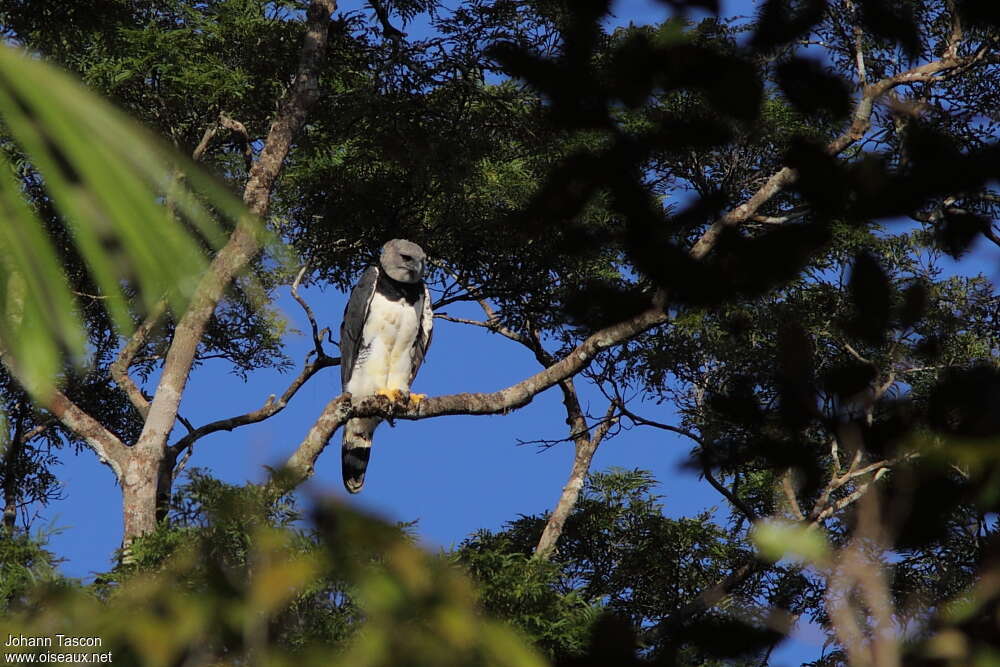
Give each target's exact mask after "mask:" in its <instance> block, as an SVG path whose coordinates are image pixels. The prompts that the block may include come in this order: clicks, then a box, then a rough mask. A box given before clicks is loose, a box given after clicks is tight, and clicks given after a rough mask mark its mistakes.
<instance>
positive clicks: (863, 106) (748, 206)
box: [691, 47, 987, 259]
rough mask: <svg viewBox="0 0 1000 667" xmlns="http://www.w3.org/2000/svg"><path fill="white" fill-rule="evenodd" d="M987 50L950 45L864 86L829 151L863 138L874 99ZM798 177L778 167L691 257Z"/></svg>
mask: <svg viewBox="0 0 1000 667" xmlns="http://www.w3.org/2000/svg"><path fill="white" fill-rule="evenodd" d="M986 53H987V49H986V47H983V48H981V49H980V50H979V51H977V52H976V53H975V54H973V55H971V56H966V57H959V56H958V55H957V47H956V48H955V49H951V48H949V50H948V52H947V53H946V54H945V57H943V58H941V59H940V60H935V61H933V62H929V63H926V64H924V65H920V66H918V67H914V68H912V69H909V70H907V71H905V72H902V73H900V74H897V75H895V76H890V77H886V78H884V79H881V80H880V81H878V82H876V83H874V84H870V85H866V86H864V87H863V89H862V94H861V98H860V99H859V100H858V102H857V105H856V106H855V108H854V114H853V116H852V118H851V125H850V126H849V127H848V128H847V130H846V131H844V132H843V133H842V134H841V135H840V136H838V137H837V138H836V139H834V140H833V141H831V142H830V143H829V144H827V147H826V153H827V154H828V155H831V156H835V155H839V154H840V153H842V152H843V151H844V150H845V149H846V148H847V147H848V146H850V145H851V144H853V143H854V142H856V141H858V140H860V139H861V138H863V137H864V136H865V132H867V131H868V128H869V125H870V122H871V115H872V112H873V110H874V108H875V102H876V101H877V100H878V99H879V98H881V97H882V96H883V95H885V94H886V93H887V92H889V91H890V90H892V89H894V88H896V87H898V86H901V85H906V84H912V83H920V82H925V81H931V80H936V79H939V78H943V77H945V76H947V75H948V74H947V73H948V72H949V71H955V70H957V69H959V68H967V67H970V66H972V65H974V64H976V63H978V62H981V61H982V60H983V59H984V57H985V55H986ZM797 178H798V172H797V171H796V170H795V169H792V168H791V167H782V168H781V169H779V170H778V171H777V172H775V173H774V174H773V175H772V176H771V177H770V178H768V179H767V181H766V182H765V183H764V185H762V186H761V187H760V189H758V190H757V192H755V193H754V194H753V195H752V196H751V197H750V199H748V200H747V201H746V202H744V203H743V204H740V205H739V206H737V207H736V208H734V209H732V210H730V211H729V212H727V213H726V214H725V215H723V216H722V217H721V218H719V219H718V220H716V221H715V222H714V223H712V225H711V227H709V228H708V229H707V230H706V231H705V233H704V234H702V236H701V238H699V239H698V241H697V242H696V243H695V244H694V245H693V246H692V248H691V256H692V257H694V258H695V259H701V258H702V257H704V256H705V255H707V254H708V252H709V250H711V248H712V247H713V246H714V245H715V243H716V241H717V240H718V237H719V235H720V234H722V230H723V229H725V228H726V227H732V226H735V225H738V224H741V223H743V222H746V221H747V220H748V219H749V218H750V217H751V216H753V215H754V214H756V213H757V211H758V210H759V209H760V207H761V206H763V205H764V204H766V203H767V202H768V201H770V200H771V198H773V197H774V196H775V195H776V194H778V193H779V192H781V191H782V190H784V189H785V188H786V187H788V186H789V185H791V184H792V183H794V182H795V180H796V179H797Z"/></svg>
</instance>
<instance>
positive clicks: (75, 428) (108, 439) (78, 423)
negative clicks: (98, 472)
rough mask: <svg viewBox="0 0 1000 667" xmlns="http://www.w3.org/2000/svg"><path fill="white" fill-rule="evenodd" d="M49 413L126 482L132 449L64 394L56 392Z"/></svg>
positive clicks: (47, 406)
mask: <svg viewBox="0 0 1000 667" xmlns="http://www.w3.org/2000/svg"><path fill="white" fill-rule="evenodd" d="M45 407H46V409H47V410H48V411H49V412H51V413H52V414H53V415H54V416H55V417H56V419H58V420H59V421H60V422H62V424H63V425H64V426H65V427H66V428H68V429H69V430H70V431H72V432H73V433H75V434H76V435H78V436H80V437H81V438H83V440H84V442H86V443H87V446H88V447H90V448H91V449H92V450H94V453H95V454H97V458H98V460H100V462H101V463H103V464H105V465H106V466H108V467H109V468H111V470H113V471H114V473H115V476H116V477H117V478H118V480H119V482H121V481H123V480H124V476H125V472H126V471H125V463H126V461H127V460H128V455H129V448H128V447H126V446H125V444H124V443H122V441H121V440H119V439H118V436H116V435H115V434H114V433H112V432H111V431H109V430H108V429H106V428H104V426H103V425H102V424H101V422H99V421H97V420H96V419H94V418H93V417H91V416H90V415H89V414H87V413H86V412H84V411H83V410H81V409H80V407H79V406H78V405H76V403H74V402H73V401H71V400H69V398H67V397H66V395H65V394H63V393H62V392H61V391H58V390H53V391H52V394H51V395H50V396H49V398H48V400H47V401H46V402H45Z"/></svg>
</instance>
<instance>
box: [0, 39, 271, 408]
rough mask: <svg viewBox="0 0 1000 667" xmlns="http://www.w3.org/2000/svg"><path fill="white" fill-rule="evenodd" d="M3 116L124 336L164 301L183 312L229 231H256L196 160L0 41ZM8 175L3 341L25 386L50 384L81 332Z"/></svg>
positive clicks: (1, 256)
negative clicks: (238, 226) (246, 227)
mask: <svg viewBox="0 0 1000 667" xmlns="http://www.w3.org/2000/svg"><path fill="white" fill-rule="evenodd" d="M0 119H2V121H3V124H4V126H5V129H6V132H7V133H8V135H9V137H10V138H11V139H12V140H13V141H14V143H16V144H17V146H18V147H19V148H20V149H21V150H22V151H23V152H24V153H25V154H26V155H27V157H28V160H29V162H30V164H31V165H32V167H33V168H35V169H37V171H38V173H39V174H40V176H41V178H42V181H43V183H44V186H45V189H46V194H47V195H48V196H49V197H51V199H52V202H53V203H54V205H55V208H56V210H57V211H58V213H59V216H60V218H61V220H62V222H63V223H64V224H66V225H67V227H68V228H69V229H70V231H71V233H72V238H73V240H74V242H75V244H76V246H77V250H78V251H79V253H80V255H81V256H82V257H83V258H84V260H85V261H86V264H87V268H88V271H89V272H90V275H91V277H92V278H93V280H94V283H95V284H96V285H97V287H98V289H99V291H100V292H101V296H102V297H103V298H102V299H101V302H102V303H103V305H104V306H105V308H106V309H107V311H108V313H109V314H110V316H111V317H112V319H113V320H114V322H115V324H116V325H117V326H118V328H119V330H120V333H122V334H125V335H127V334H128V333H130V331H131V329H132V327H133V323H134V321H135V320H136V318H138V317H141V316H142V314H143V312H145V311H147V310H149V309H151V308H152V307H153V306H154V304H156V302H158V301H159V300H160V299H161V298H166V299H167V301H168V303H169V304H170V306H171V308H172V309H173V311H174V312H175V313H181V312H183V311H184V309H185V308H186V305H187V301H188V299H189V298H190V296H191V294H192V292H193V290H194V289H195V287H196V286H197V284H198V280H199V278H200V276H201V275H202V273H203V271H204V269H205V267H206V266H207V263H208V257H209V256H210V252H211V251H212V250H214V249H217V248H219V247H221V245H222V244H223V243H224V242H225V240H226V238H227V234H226V231H225V230H226V229H227V228H232V227H233V226H234V225H235V224H244V225H250V226H252V227H253V228H254V229H256V230H260V225H259V224H258V223H257V222H256V221H254V220H251V218H250V216H249V214H248V213H247V212H246V210H245V208H244V207H243V205H242V203H241V202H240V201H239V200H238V199H236V198H235V197H234V196H233V195H232V194H231V193H230V192H228V191H227V190H226V189H225V188H224V187H222V186H221V185H219V184H217V183H216V182H215V181H214V179H212V178H211V177H209V176H208V175H206V174H204V173H203V172H201V171H200V170H199V169H197V168H196V167H195V166H194V165H193V163H191V162H190V161H189V160H187V159H185V158H183V157H181V156H179V155H178V154H176V153H175V152H174V151H173V150H172V149H170V148H169V147H167V146H166V145H164V144H163V143H162V142H160V141H159V140H157V139H156V138H154V137H153V135H152V134H150V133H148V132H147V131H145V130H144V129H143V128H141V127H140V126H138V125H137V124H136V123H135V122H134V121H132V120H131V119H129V118H128V117H127V116H126V115H124V114H123V113H121V112H119V111H118V110H116V109H115V108H113V107H112V106H111V105H109V104H108V103H107V102H105V101H103V100H102V99H100V98H99V97H98V96H96V95H94V94H93V93H91V92H90V91H88V90H87V89H86V88H84V87H83V86H82V85H80V84H79V83H77V82H76V81H74V80H73V79H72V78H71V77H69V76H68V75H66V74H65V73H63V72H61V71H59V70H57V69H56V68H54V67H52V66H51V65H48V64H46V63H44V62H42V61H40V60H39V59H37V58H34V57H30V56H28V55H25V54H24V53H23V52H21V51H19V50H17V49H14V48H11V47H9V46H3V47H2V48H0ZM3 172H4V173H3V175H2V176H0V215H2V216H3V223H4V224H2V225H0V246H2V249H0V272H2V275H0V288H2V290H0V300H2V302H0V306H2V311H0V314H2V317H0V344H2V347H3V348H4V349H5V350H6V354H7V355H9V359H8V361H10V362H13V363H14V364H16V369H17V372H18V374H19V375H20V376H21V379H22V381H23V382H24V383H25V384H26V385H28V386H29V388H31V389H32V390H33V391H36V392H37V391H44V390H45V388H46V387H49V386H51V382H52V380H53V378H54V377H55V375H56V373H57V371H58V370H59V369H60V367H61V365H62V363H63V361H64V357H65V356H66V353H68V354H69V356H70V357H71V358H74V359H75V360H79V359H81V358H82V357H83V354H84V352H85V333H84V330H83V328H82V326H81V323H80V321H79V317H78V314H77V313H76V310H75V305H74V304H75V300H74V298H73V295H72V293H71V291H70V287H69V285H68V283H67V280H66V277H65V275H64V273H63V269H62V268H61V266H62V265H61V262H60V257H59V254H58V252H57V250H56V249H55V248H54V247H53V246H52V244H51V242H50V240H49V238H48V236H47V234H46V231H45V228H44V225H43V223H42V222H41V220H40V219H39V218H38V216H37V215H36V213H35V212H34V211H33V210H32V209H31V207H30V206H29V205H28V203H27V202H26V201H25V199H24V196H23V193H22V192H21V190H20V188H19V186H18V183H17V182H16V180H15V178H13V176H12V174H11V170H10V169H4V170H3ZM223 221H227V224H223ZM126 297H127V298H126ZM136 297H137V298H136Z"/></svg>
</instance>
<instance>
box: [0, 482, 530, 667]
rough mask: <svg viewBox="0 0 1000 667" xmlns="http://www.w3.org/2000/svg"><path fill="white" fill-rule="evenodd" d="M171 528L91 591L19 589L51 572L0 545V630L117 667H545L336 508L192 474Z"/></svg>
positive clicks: (446, 574) (27, 550) (29, 549)
mask: <svg viewBox="0 0 1000 667" xmlns="http://www.w3.org/2000/svg"><path fill="white" fill-rule="evenodd" d="M171 519H172V520H171V521H168V522H164V523H162V524H161V526H160V529H159V530H158V532H156V533H155V534H152V535H149V536H147V537H145V538H143V539H141V540H139V541H137V542H136V544H135V545H134V547H133V551H134V555H135V563H134V564H133V565H128V566H120V567H119V568H118V569H116V570H114V571H112V572H110V573H108V574H106V575H101V576H99V577H98V578H97V579H96V580H95V583H94V584H92V585H90V586H88V587H80V586H79V585H78V584H77V585H72V586H70V585H61V586H54V585H43V584H40V583H36V585H34V586H29V585H27V583H28V578H29V577H33V578H34V579H36V580H39V579H44V577H42V576H41V575H42V574H43V573H45V572H48V571H49V570H47V569H45V568H44V567H43V566H48V567H51V566H50V565H49V564H48V561H45V560H44V556H40V555H39V554H44V552H42V551H40V550H39V547H38V546H37V544H35V543H34V542H31V541H29V540H26V539H24V538H18V539H12V538H0V539H2V540H3V541H0V548H2V549H4V556H5V558H6V559H9V560H6V561H5V562H11V563H20V565H19V566H15V568H14V569H12V570H10V574H12V575H14V576H11V577H9V578H8V577H5V579H4V588H3V592H4V593H5V598H4V599H7V600H11V603H10V605H9V606H10V611H9V612H8V613H6V614H5V615H4V616H3V617H2V619H0V631H2V632H3V633H9V634H14V635H18V634H24V635H25V636H54V634H55V633H57V632H64V633H65V632H66V629H67V628H72V634H74V635H77V636H93V637H100V638H101V639H102V640H103V646H102V647H101V651H111V652H112V654H113V656H114V658H113V659H114V662H115V663H116V664H137V665H173V664H189V665H202V664H246V663H247V662H248V661H249V662H251V663H254V664H276V665H283V664H288V665H313V664H315V665H511V666H515V665H516V666H524V667H531V666H535V665H538V666H540V665H543V664H545V662H544V660H543V659H542V658H541V657H540V656H539V655H538V654H537V653H535V652H534V651H533V650H532V649H531V648H529V647H528V646H526V645H525V644H524V642H523V641H522V639H521V638H520V637H519V636H518V634H517V633H516V632H514V631H513V630H512V629H511V628H510V627H508V626H507V625H506V624H504V623H501V622H498V621H495V620H491V619H490V618H488V617H486V616H484V615H483V614H482V612H481V611H480V610H479V607H478V606H477V603H476V600H477V596H476V593H475V590H474V588H473V587H472V586H471V585H470V583H469V582H468V581H467V580H466V579H465V577H464V576H463V575H462V573H461V572H460V571H459V570H458V569H457V568H456V567H455V565H453V564H451V563H449V562H448V560H447V559H444V558H442V557H435V556H431V555H429V554H426V553H424V552H423V551H421V550H420V549H419V548H418V547H417V546H415V545H414V544H413V541H412V538H410V537H409V536H408V535H407V534H406V533H405V531H403V530H402V529H401V528H399V527H397V526H390V525H388V524H385V523H383V522H381V521H379V520H378V519H375V518H373V517H370V516H364V515H361V514H359V513H357V512H356V511H354V510H351V509H348V508H346V507H343V506H341V505H339V504H338V503H334V502H320V503H317V505H316V507H315V509H314V510H313V511H312V512H311V514H310V517H309V518H308V520H306V519H303V518H302V517H301V516H300V515H299V514H298V513H297V512H296V510H295V508H294V505H293V504H292V503H291V500H290V499H289V498H288V497H276V496H275V494H273V493H272V492H270V491H269V490H268V489H267V488H262V487H257V486H246V487H234V486H230V485H227V484H224V483H222V482H219V481H217V480H214V479H212V478H209V477H207V476H205V475H204V474H202V473H200V472H197V471H196V472H195V473H193V474H192V476H191V480H190V481H189V483H188V484H186V485H185V486H184V487H183V488H182V489H181V490H180V493H179V498H178V501H177V503H176V505H175V507H174V510H173V513H172V516H171ZM40 558H42V560H39V559H40ZM4 574H5V575H7V574H8V570H6V569H5V570H4ZM8 582H9V583H8ZM5 636H6V634H5ZM42 650H44V649H42ZM88 652H89V649H88Z"/></svg>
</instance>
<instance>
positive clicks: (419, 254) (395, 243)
mask: <svg viewBox="0 0 1000 667" xmlns="http://www.w3.org/2000/svg"><path fill="white" fill-rule="evenodd" d="M379 264H381V265H382V270H383V271H385V272H386V274H388V276H389V277H390V278H392V279H393V280H398V281H399V282H401V283H419V282H420V281H421V280H422V279H423V277H424V271H425V270H426V268H427V254H426V253H424V249H423V248H421V247H420V246H418V245H417V244H416V243H414V242H412V241H407V240H406V239H393V240H391V241H389V242H388V243H386V244H385V245H384V246H382V257H381V258H380V259H379Z"/></svg>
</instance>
